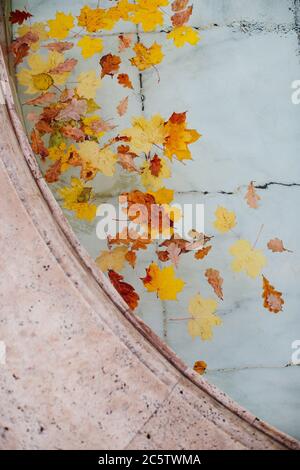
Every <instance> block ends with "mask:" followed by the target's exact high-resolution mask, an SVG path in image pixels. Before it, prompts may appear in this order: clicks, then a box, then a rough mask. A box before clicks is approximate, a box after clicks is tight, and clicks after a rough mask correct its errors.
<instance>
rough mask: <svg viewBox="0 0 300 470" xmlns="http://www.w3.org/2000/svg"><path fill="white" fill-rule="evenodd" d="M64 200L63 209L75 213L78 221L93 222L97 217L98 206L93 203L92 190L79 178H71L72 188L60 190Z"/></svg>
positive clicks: (66, 187)
mask: <svg viewBox="0 0 300 470" xmlns="http://www.w3.org/2000/svg"><path fill="white" fill-rule="evenodd" d="M59 194H60V196H61V197H62V198H63V200H64V202H63V207H64V208H65V209H68V210H70V211H74V212H75V215H76V217H77V218H78V219H82V220H87V221H88V222H92V221H93V220H94V218H95V217H96V211H97V206H96V205H95V204H92V203H91V199H92V196H93V193H92V188H90V187H86V186H84V183H83V182H82V181H81V180H80V179H78V178H71V186H70V187H68V186H65V187H63V188H61V189H59Z"/></svg>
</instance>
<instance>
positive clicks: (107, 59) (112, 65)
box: [99, 54, 121, 78]
mask: <svg viewBox="0 0 300 470" xmlns="http://www.w3.org/2000/svg"><path fill="white" fill-rule="evenodd" d="M99 63H100V65H101V68H102V72H101V78H103V77H104V76H105V75H110V76H111V77H113V76H114V75H115V74H116V73H117V72H118V71H119V68H120V63H121V59H120V57H118V56H117V55H113V54H106V55H104V56H103V57H101V59H100V62H99Z"/></svg>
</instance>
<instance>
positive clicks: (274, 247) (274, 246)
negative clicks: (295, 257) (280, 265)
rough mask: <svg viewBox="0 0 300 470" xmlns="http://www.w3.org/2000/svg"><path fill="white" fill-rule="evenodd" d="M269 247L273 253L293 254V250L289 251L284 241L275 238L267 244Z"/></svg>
mask: <svg viewBox="0 0 300 470" xmlns="http://www.w3.org/2000/svg"><path fill="white" fill-rule="evenodd" d="M267 247H268V248H269V250H271V251H273V253H283V252H284V251H287V252H289V253H292V251H291V250H287V249H286V248H285V247H284V245H283V241H282V240H279V238H273V239H272V240H270V241H269V242H268V244H267Z"/></svg>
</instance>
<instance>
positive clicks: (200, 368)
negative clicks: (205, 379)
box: [193, 361, 207, 375]
mask: <svg viewBox="0 0 300 470" xmlns="http://www.w3.org/2000/svg"><path fill="white" fill-rule="evenodd" d="M206 369H207V364H206V362H205V361H196V362H195V364H194V367H193V370H194V371H195V372H198V374H200V375H203V374H204V373H205V371H206Z"/></svg>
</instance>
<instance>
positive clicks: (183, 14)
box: [171, 5, 193, 28]
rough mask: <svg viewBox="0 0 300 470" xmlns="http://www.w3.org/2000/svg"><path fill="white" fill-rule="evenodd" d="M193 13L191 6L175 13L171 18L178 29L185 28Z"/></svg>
mask: <svg viewBox="0 0 300 470" xmlns="http://www.w3.org/2000/svg"><path fill="white" fill-rule="evenodd" d="M192 13H193V6H192V5H191V6H189V7H188V8H187V9H186V10H182V11H180V12H176V13H174V15H172V16H171V21H172V25H173V26H174V27H175V28H176V27H180V26H183V25H184V24H185V23H187V22H188V21H189V19H190V16H191V14H192Z"/></svg>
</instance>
